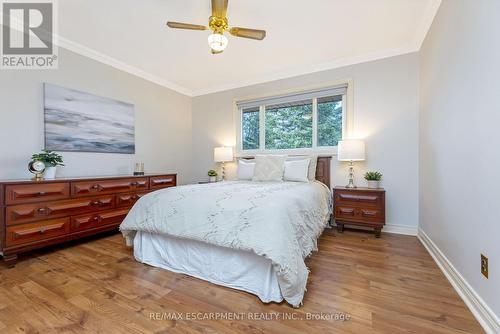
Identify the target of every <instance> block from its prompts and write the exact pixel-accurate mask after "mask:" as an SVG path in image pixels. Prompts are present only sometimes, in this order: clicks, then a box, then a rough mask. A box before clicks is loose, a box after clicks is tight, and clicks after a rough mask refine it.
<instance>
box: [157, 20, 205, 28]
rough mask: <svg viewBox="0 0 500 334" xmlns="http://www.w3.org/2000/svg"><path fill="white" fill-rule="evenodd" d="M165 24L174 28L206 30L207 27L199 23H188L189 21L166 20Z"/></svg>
mask: <svg viewBox="0 0 500 334" xmlns="http://www.w3.org/2000/svg"><path fill="white" fill-rule="evenodd" d="M167 26H169V27H170V28H175V29H190V30H207V27H205V26H202V25H199V24H189V23H181V22H171V21H169V22H167Z"/></svg>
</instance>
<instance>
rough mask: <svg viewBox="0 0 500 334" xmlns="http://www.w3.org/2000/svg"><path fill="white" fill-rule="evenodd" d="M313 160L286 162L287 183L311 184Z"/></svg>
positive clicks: (285, 177)
mask: <svg viewBox="0 0 500 334" xmlns="http://www.w3.org/2000/svg"><path fill="white" fill-rule="evenodd" d="M310 162H311V158H307V159H302V160H289V161H285V175H284V177H283V179H284V180H285V181H297V182H309V178H308V174H309V164H310Z"/></svg>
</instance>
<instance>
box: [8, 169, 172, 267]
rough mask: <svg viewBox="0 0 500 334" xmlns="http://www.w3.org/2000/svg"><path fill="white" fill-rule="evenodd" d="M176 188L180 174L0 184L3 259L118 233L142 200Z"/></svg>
mask: <svg viewBox="0 0 500 334" xmlns="http://www.w3.org/2000/svg"><path fill="white" fill-rule="evenodd" d="M176 184H177V175H176V174H154V175H145V176H115V177H88V178H71V179H70V178H68V179H55V180H43V181H32V180H7V181H0V251H1V252H2V254H3V259H4V261H5V263H6V264H7V265H8V266H13V265H15V263H16V261H17V255H18V254H19V253H23V252H27V251H30V250H33V249H37V248H41V247H45V246H48V245H54V244H58V243H62V242H65V241H68V240H73V239H78V238H82V237H86V236H89V235H93V234H97V233H100V232H104V231H110V230H116V229H117V227H118V226H119V225H120V224H121V222H122V221H123V219H124V218H125V216H126V215H127V213H128V211H129V210H130V208H131V207H132V205H133V204H134V203H135V202H136V201H137V200H138V199H139V198H141V196H143V195H144V194H147V193H148V192H151V191H155V190H158V189H162V188H167V187H173V186H175V185H176Z"/></svg>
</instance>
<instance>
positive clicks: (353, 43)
mask: <svg viewBox="0 0 500 334" xmlns="http://www.w3.org/2000/svg"><path fill="white" fill-rule="evenodd" d="M440 2H441V1H440V0H309V1H305V0H302V1H299V0H288V1H287V0H252V1H249V0H229V8H228V18H229V23H230V25H232V26H240V27H247V28H256V29H265V30H266V31H267V37H266V39H264V40H263V41H255V40H249V39H243V38H236V37H232V36H229V45H228V47H227V49H226V50H225V51H224V53H222V54H219V55H212V54H211V53H210V49H209V47H208V45H207V36H208V34H209V31H188V30H177V29H170V28H167V27H166V26H165V23H166V21H169V20H170V21H180V22H188V23H196V24H207V21H208V17H209V16H210V0H106V1H102V0H100V1H98V0H71V1H59V2H58V6H59V16H58V18H59V35H60V37H59V44H60V45H61V46H62V47H65V48H68V49H70V50H72V51H75V52H78V53H81V54H84V55H86V56H89V57H91V58H94V59H96V60H99V61H102V62H104V63H107V64H110V65H112V66H115V67H117V68H120V69H122V70H126V71H128V72H131V73H133V74H136V75H139V76H141V77H144V78H146V79H148V80H151V81H154V82H157V83H159V84H162V85H164V86H166V87H169V88H172V89H175V90H177V91H179V92H181V93H184V94H187V95H191V96H194V95H201V94H205V93H209V92H214V91H220V90H225V89H230V88H235V87H240V86H245V85H249V84H253V83H259V82H265V81H269V80H275V79H280V78H285V77H290V76H294V75H300V74H304V73H309V72H314V71H319V70H324V69H328V68H335V67H339V66H345V65H349V64H354V63H359V62H363V61H369V60H373V59H378V58H384V57H388V56H393V55H397V54H403V53H407V52H413V51H417V50H418V49H419V48H420V45H421V43H422V40H423V38H424V36H425V34H426V33H427V30H428V29H429V26H430V24H431V22H432V19H433V18H434V15H435V13H436V11H437V9H438V7H439V4H440Z"/></svg>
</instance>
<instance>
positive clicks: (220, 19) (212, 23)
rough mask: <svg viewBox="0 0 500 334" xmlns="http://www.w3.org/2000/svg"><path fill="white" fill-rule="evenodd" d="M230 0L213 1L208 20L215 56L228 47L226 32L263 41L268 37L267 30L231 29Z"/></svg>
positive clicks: (200, 27)
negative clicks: (228, 14)
mask: <svg viewBox="0 0 500 334" xmlns="http://www.w3.org/2000/svg"><path fill="white" fill-rule="evenodd" d="M227 2H228V0H212V16H210V18H209V19H208V28H210V30H212V31H213V33H212V34H211V35H210V36H208V45H209V46H210V48H211V49H212V53H213V54H218V53H222V51H224V49H225V48H226V46H227V43H228V39H227V37H226V36H224V32H226V31H229V33H230V34H231V35H233V36H236V37H244V38H251V39H257V40H263V39H264V37H266V31H265V30H257V29H248V28H240V27H232V28H229V23H228V20H227V17H226V14H227ZM167 26H169V27H170V28H175V29H189V30H206V29H207V27H206V26H203V25H198V24H189V23H180V22H171V21H169V22H167Z"/></svg>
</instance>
